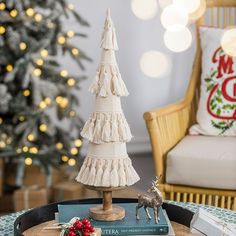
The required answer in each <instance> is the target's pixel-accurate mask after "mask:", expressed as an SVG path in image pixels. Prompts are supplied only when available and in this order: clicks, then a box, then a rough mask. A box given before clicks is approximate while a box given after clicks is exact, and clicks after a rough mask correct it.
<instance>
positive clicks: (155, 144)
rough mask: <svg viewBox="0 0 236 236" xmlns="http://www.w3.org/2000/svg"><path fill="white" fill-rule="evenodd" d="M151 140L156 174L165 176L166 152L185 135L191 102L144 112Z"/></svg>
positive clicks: (189, 117)
mask: <svg viewBox="0 0 236 236" xmlns="http://www.w3.org/2000/svg"><path fill="white" fill-rule="evenodd" d="M144 119H145V121H146V125H147V129H148V133H149V136H150V140H151V146H152V151H153V159H154V164H155V171H156V175H162V176H163V178H162V180H161V181H162V182H163V180H164V178H165V159H166V155H167V153H168V152H169V151H170V149H171V148H172V147H174V146H175V145H176V144H177V143H178V142H179V141H180V140H181V139H182V138H183V137H184V136H185V135H186V132H187V130H188V128H189V126H190V122H191V103H189V102H186V101H185V100H184V101H180V102H178V103H175V104H172V105H168V106H167V107H164V108H160V109H154V110H152V111H149V112H146V113H145V114H144Z"/></svg>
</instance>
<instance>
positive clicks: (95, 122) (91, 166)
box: [76, 9, 139, 220]
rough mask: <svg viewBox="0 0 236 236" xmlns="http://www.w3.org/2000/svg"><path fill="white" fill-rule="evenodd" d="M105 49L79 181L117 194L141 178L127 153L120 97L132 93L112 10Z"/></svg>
mask: <svg viewBox="0 0 236 236" xmlns="http://www.w3.org/2000/svg"><path fill="white" fill-rule="evenodd" d="M101 48H102V56H101V62H100V65H99V67H98V70H97V73H96V76H95V79H94V81H93V83H92V85H91V86H90V88H89V91H90V92H91V93H93V94H95V95H96V102H95V111H94V112H93V113H92V114H91V116H90V117H89V119H88V121H87V122H86V123H85V125H84V128H83V130H82V132H81V135H82V136H83V137H84V138H86V139H88V140H89V141H90V143H89V152H88V155H87V157H86V158H85V161H84V163H83V165H82V167H81V170H80V172H79V174H78V176H77V178H76V180H77V181H78V182H80V183H82V184H84V185H88V186H90V187H92V186H93V187H97V188H104V187H105V188H112V190H114V188H121V187H126V186H130V185H133V184H134V183H136V182H137V181H138V180H139V176H138V174H137V173H136V171H135V170H134V168H133V166H132V163H131V160H130V158H129V157H128V155H127V150H126V143H127V142H129V141H130V140H131V138H132V135H131V132H130V128H129V125H128V123H127V121H126V119H125V116H124V113H123V111H122V107H121V101H120V97H121V96H128V94H129V93H128V91H127V88H126V86H125V83H124V81H123V80H122V78H121V74H120V72H119V68H118V65H117V62H116V57H115V51H116V50H118V45H117V40H116V33H115V28H114V25H113V22H112V19H111V16H110V10H109V9H108V11H107V17H106V20H105V25H104V32H103V34H102V40H101ZM103 220H104V219H103Z"/></svg>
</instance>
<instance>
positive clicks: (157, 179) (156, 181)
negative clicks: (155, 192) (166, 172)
mask: <svg viewBox="0 0 236 236" xmlns="http://www.w3.org/2000/svg"><path fill="white" fill-rule="evenodd" d="M161 177H162V175H159V177H158V176H156V179H155V180H153V181H152V182H153V183H154V184H155V185H157V184H158V181H159V180H160V179H161Z"/></svg>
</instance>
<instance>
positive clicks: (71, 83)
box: [67, 78, 75, 86]
mask: <svg viewBox="0 0 236 236" xmlns="http://www.w3.org/2000/svg"><path fill="white" fill-rule="evenodd" d="M67 84H68V85H69V86H74V85H75V79H73V78H70V79H68V80H67Z"/></svg>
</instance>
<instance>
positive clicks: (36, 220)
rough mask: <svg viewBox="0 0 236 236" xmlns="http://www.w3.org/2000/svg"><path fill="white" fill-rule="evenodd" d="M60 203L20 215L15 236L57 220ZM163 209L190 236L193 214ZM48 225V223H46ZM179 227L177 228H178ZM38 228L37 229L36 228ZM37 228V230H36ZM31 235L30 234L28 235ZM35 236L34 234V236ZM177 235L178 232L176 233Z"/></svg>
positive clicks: (175, 208)
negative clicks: (56, 213)
mask: <svg viewBox="0 0 236 236" xmlns="http://www.w3.org/2000/svg"><path fill="white" fill-rule="evenodd" d="M135 202H137V199H132V198H114V199H113V203H135ZM101 203H102V199H84V200H73V201H65V202H60V204H67V205H70V204H101ZM58 204H59V203H52V204H49V205H46V206H42V207H39V208H35V209H32V210H30V211H27V212H26V213H24V214H22V215H20V216H19V217H18V218H17V219H16V221H15V223H14V235H15V236H20V235H21V236H22V235H23V233H24V231H26V230H28V229H30V228H32V227H34V226H37V225H40V224H42V223H46V222H48V221H52V220H54V218H55V215H54V213H55V212H57V211H58V209H57V205H58ZM163 208H164V209H165V210H166V212H167V214H168V217H169V219H170V220H171V221H174V222H176V223H178V224H181V225H182V226H179V225H177V226H178V227H177V226H175V225H174V228H175V229H178V230H179V229H180V228H181V229H182V230H183V231H181V232H182V233H185V234H181V235H190V234H188V233H187V230H186V228H185V227H183V226H186V227H189V226H190V222H191V220H192V217H193V214H194V213H193V212H191V211H189V210H187V209H185V208H182V207H180V206H176V205H172V204H168V203H164V204H163ZM46 224H47V223H46ZM176 227H177V228H176ZM36 228H37V227H36ZM36 228H35V229H36ZM28 235H30V234H28ZM32 235H33V234H32ZM176 235H178V234H177V232H176ZM179 235H180V234H179Z"/></svg>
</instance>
